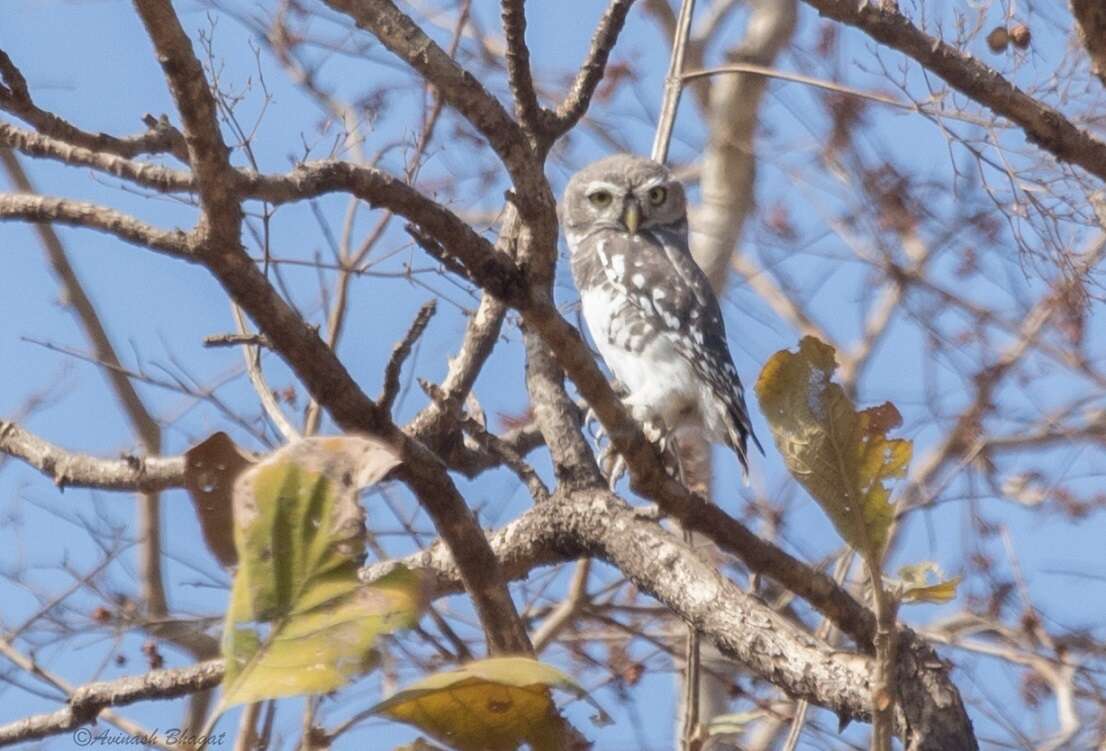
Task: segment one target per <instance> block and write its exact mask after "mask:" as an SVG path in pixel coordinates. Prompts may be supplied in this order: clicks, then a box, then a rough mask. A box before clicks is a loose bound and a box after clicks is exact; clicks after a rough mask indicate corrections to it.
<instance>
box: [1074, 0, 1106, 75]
mask: <svg viewBox="0 0 1106 751" xmlns="http://www.w3.org/2000/svg"><path fill="white" fill-rule="evenodd" d="M1071 12H1072V15H1073V16H1075V21H1076V23H1078V24H1079V34H1080V36H1081V37H1082V38H1083V46H1084V47H1086V48H1087V54H1088V55H1089V56H1090V58H1091V70H1092V71H1093V72H1094V74H1095V75H1096V76H1098V80H1100V81H1101V82H1102V85H1103V86H1106V6H1104V5H1103V4H1102V3H1101V2H1099V0H1071Z"/></svg>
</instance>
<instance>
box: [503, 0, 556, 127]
mask: <svg viewBox="0 0 1106 751" xmlns="http://www.w3.org/2000/svg"><path fill="white" fill-rule="evenodd" d="M500 12H501V15H502V18H503V36H504V37H506V39H507V53H506V55H505V57H506V59H507V81H508V84H509V86H510V87H511V93H512V95H514V99H515V117H517V118H518V121H519V123H521V125H522V127H523V129H524V130H525V131H526V132H527V133H529V134H530V137H531V138H535V139H536V138H537V137H538V135H539V134H540V133H541V132H542V130H543V129H544V121H545V117H546V114H547V113H546V111H545V109H543V108H542V106H541V105H540V104H539V103H538V93H537V92H536V91H535V90H534V76H533V73H532V71H531V70H530V48H529V47H527V46H526V0H501V3H500Z"/></svg>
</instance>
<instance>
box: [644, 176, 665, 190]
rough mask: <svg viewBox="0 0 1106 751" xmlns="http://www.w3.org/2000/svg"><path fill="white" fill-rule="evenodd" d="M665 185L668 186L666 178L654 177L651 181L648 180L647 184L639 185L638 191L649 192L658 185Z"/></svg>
mask: <svg viewBox="0 0 1106 751" xmlns="http://www.w3.org/2000/svg"><path fill="white" fill-rule="evenodd" d="M667 184H668V179H667V178H664V177H654V178H653V179H652V180H649V181H647V182H643V183H642V184H641V185H639V186H638V190H649V189H650V188H655V187H657V186H658V185H667Z"/></svg>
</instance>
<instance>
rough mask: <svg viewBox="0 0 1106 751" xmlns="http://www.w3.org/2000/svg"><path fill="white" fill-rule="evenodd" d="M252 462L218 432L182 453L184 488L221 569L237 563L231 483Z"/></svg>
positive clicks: (205, 539) (246, 454)
mask: <svg viewBox="0 0 1106 751" xmlns="http://www.w3.org/2000/svg"><path fill="white" fill-rule="evenodd" d="M255 461H257V459H256V458H255V457H253V456H252V455H250V454H249V453H248V452H246V451H244V450H242V449H241V448H239V447H238V446H237V445H235V443H234V441H232V440H231V439H230V436H228V435H227V434H226V433H221V432H220V433H215V434H214V435H212V436H211V437H210V438H208V439H207V440H206V441H203V442H202V443H198V444H196V445H195V446H193V447H192V448H190V449H188V451H186V452H185V453H184V485H185V487H187V488H188V495H189V497H190V498H191V499H192V507H193V508H194V509H195V510H196V516H197V518H198V519H199V520H200V530H201V531H202V532H203V536H204V542H206V543H207V547H208V549H209V550H210V551H211V553H212V555H214V556H215V558H216V560H218V561H219V563H221V564H223V567H224V568H230V567H231V566H234V565H235V564H236V563H238V553H237V552H235V550H234V499H233V491H234V482H235V480H237V479H238V475H240V474H242V472H244V471H245V470H246V469H247V468H248V467H250V466H251V465H252V464H253V463H254V462H255Z"/></svg>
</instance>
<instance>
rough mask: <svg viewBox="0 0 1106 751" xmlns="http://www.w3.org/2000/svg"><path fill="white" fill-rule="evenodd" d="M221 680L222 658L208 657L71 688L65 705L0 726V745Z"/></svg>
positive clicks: (58, 730) (63, 729) (44, 735)
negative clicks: (197, 662)
mask: <svg viewBox="0 0 1106 751" xmlns="http://www.w3.org/2000/svg"><path fill="white" fill-rule="evenodd" d="M222 680H223V661H222V660H210V661H208V662H202V663H200V664H198V665H192V666H190V667H187V668H177V669H174V670H151V671H150V672H148V673H144V674H142V675H136V676H127V677H126V678H119V679H117V680H114V681H100V682H97V683H87V684H85V685H83V686H78V687H76V688H74V689H73V690H72V691H71V692H70V694H69V700H68V701H67V702H66V706H65V707H63V708H62V709H59V710H57V711H56V712H51V713H49V714H40V715H32V716H30V717H25V718H24V719H22V720H18V721H16V722H12V723H9V724H7V725H3V726H0V746H7V745H10V744H13V743H25V742H26V741H32V740H35V739H37V738H47V737H49V736H51V735H59V734H61V733H65V732H67V731H70V730H72V729H74V728H77V727H80V726H81V725H87V724H88V723H90V722H94V721H95V720H96V717H97V716H99V715H100V713H101V712H102V711H103V710H104V709H106V708H107V707H124V706H127V705H128V704H135V703H137V702H140V701H147V700H149V699H175V698H177V697H179V696H186V695H188V694H193V693H196V692H198V691H206V690H208V689H212V688H215V687H216V686H218V685H219V682H220V681H222Z"/></svg>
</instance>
